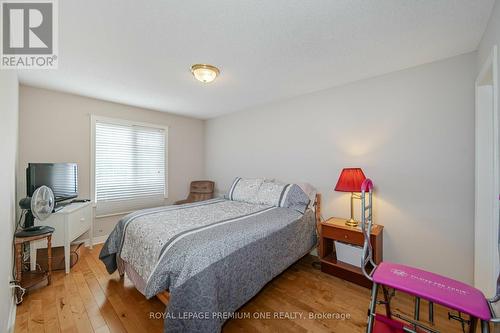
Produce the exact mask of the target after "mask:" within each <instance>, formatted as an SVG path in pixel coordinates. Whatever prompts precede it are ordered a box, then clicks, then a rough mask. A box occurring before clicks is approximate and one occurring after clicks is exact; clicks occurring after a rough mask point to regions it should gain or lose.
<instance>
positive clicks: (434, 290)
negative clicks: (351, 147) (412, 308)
mask: <svg viewBox="0 0 500 333" xmlns="http://www.w3.org/2000/svg"><path fill="white" fill-rule="evenodd" d="M361 191H362V192H361V207H362V214H361V229H362V231H363V235H364V237H365V241H364V246H363V257H362V260H361V265H362V269H363V272H364V274H365V275H366V277H367V278H368V279H370V280H372V281H373V288H372V295H371V301H370V308H369V314H368V325H367V332H368V333H372V332H376V333H382V332H384V333H399V332H436V330H435V329H432V328H430V327H427V326H425V325H423V324H422V323H420V322H419V321H418V316H417V315H416V316H415V317H416V318H415V319H416V320H412V319H409V318H404V317H403V316H397V317H398V318H399V319H403V320H405V321H406V323H404V322H402V321H399V320H395V319H394V318H393V317H394V316H393V315H392V313H391V308H390V298H391V296H390V294H389V292H388V288H391V289H394V290H399V291H402V292H405V293H408V294H410V295H413V296H415V297H416V306H417V305H419V304H420V299H425V300H428V301H429V302H431V303H430V304H433V303H437V304H441V305H443V306H445V307H448V308H450V309H452V310H455V311H459V313H464V314H467V315H469V316H470V319H471V320H470V326H469V332H471V333H472V332H475V328H476V325H477V322H478V321H481V332H482V333H487V332H489V322H490V321H493V322H498V321H499V319H498V318H493V316H492V313H493V310H492V307H491V303H492V302H494V301H496V300H498V297H496V298H495V299H494V300H491V301H489V300H487V299H486V298H485V297H484V295H483V293H482V292H481V291H480V290H478V289H476V288H473V287H471V286H469V285H467V284H465V283H462V282H459V281H456V280H453V279H450V278H447V277H444V276H441V275H438V274H434V273H431V272H427V271H424V270H421V269H418V268H414V267H409V266H405V265H401V264H395V263H390V262H382V263H380V264H379V265H378V266H377V265H376V264H375V263H374V262H373V260H372V249H371V243H370V241H369V240H370V238H369V235H370V231H371V227H372V191H373V183H372V181H371V180H370V179H366V180H365V181H364V182H363V184H362V185H361ZM367 199H368V200H367ZM367 201H369V202H367ZM370 265H371V268H372V269H371V270H369V266H370ZM379 287H382V289H383V293H384V304H385V308H386V315H385V316H384V315H380V314H376V313H375V310H376V306H377V301H376V300H377V293H378V289H379ZM417 312H418V309H417ZM431 322H432V320H431Z"/></svg>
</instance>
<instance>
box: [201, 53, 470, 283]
mask: <svg viewBox="0 0 500 333" xmlns="http://www.w3.org/2000/svg"><path fill="white" fill-rule="evenodd" d="M475 71H476V54H475V53H470V54H466V55H462V56H458V57H454V58H451V59H448V60H444V61H439V62H435V63H431V64H426V65H422V66H418V67H415V68H411V69H407V70H403V71H399V72H394V73H391V74H387V75H384V76H380V77H376V78H373V79H368V80H364V81H359V82H356V83H352V84H349V85H346V86H342V87H337V88H332V89H328V90H324V91H321V92H317V93H312V94H308V95H304V96H301V97H297V98H294V99H290V100H286V101H282V102H278V103H273V104H269V105H265V106H261V107H257V108H255V109H252V110H248V111H244V112H240V113H235V114H231V115H227V116H223V117H220V118H216V119H212V120H209V121H207V127H206V156H207V159H206V176H207V177H208V178H211V179H213V180H215V181H216V183H217V185H218V188H219V189H222V190H225V189H227V188H228V186H229V185H230V182H231V181H232V179H233V178H234V177H235V176H244V177H269V178H278V179H281V180H284V181H290V182H298V181H306V182H309V183H311V184H313V185H314V186H316V187H317V188H318V189H319V191H320V192H321V193H322V194H323V195H324V213H323V214H324V216H325V217H328V216H340V217H347V216H348V215H349V199H348V194H341V193H336V192H334V191H333V187H334V186H335V184H336V181H337V178H338V176H339V173H340V170H341V169H342V168H343V167H353V166H354V167H362V168H363V170H364V171H365V174H366V175H367V176H369V177H370V178H372V179H373V180H374V182H375V185H376V196H375V204H374V205H375V207H374V214H375V222H376V223H380V224H383V225H384V226H385V228H386V229H385V231H384V257H385V260H391V261H395V262H401V263H406V264H409V265H414V266H419V267H422V268H424V269H428V270H431V271H435V272H438V273H441V274H445V275H449V276H452V277H455V278H457V279H460V280H462V281H465V282H469V283H470V282H472V278H473V213H474V77H475Z"/></svg>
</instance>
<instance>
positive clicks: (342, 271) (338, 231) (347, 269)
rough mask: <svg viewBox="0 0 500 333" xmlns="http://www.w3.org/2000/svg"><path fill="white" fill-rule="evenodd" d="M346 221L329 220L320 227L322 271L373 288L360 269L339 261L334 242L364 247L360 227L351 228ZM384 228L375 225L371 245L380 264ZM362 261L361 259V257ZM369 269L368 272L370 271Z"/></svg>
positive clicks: (334, 218) (374, 257)
mask: <svg viewBox="0 0 500 333" xmlns="http://www.w3.org/2000/svg"><path fill="white" fill-rule="evenodd" d="M345 221H346V219H341V218H337V217H332V218H329V219H328V220H326V221H323V222H321V224H320V227H321V230H320V247H319V248H320V249H319V256H320V259H321V271H322V272H325V273H328V274H331V275H334V276H337V277H339V278H342V279H344V280H348V281H351V282H353V283H356V284H359V285H360V286H363V287H367V288H371V286H372V282H371V281H370V280H368V279H367V278H366V277H365V276H364V274H363V271H362V270H361V268H360V267H357V266H354V265H351V264H348V263H345V262H342V261H340V260H337V255H336V253H335V244H334V241H338V242H342V243H346V244H350V245H355V246H363V243H364V237H363V233H362V232H361V228H360V227H350V226H348V225H346V224H345ZM383 230H384V226H382V225H380V224H374V225H373V226H372V232H371V235H370V243H371V245H372V249H373V261H374V262H375V263H376V264H378V263H380V262H381V261H382V251H383ZM360 261H361V257H360ZM370 270H371V268H370V269H368V271H370Z"/></svg>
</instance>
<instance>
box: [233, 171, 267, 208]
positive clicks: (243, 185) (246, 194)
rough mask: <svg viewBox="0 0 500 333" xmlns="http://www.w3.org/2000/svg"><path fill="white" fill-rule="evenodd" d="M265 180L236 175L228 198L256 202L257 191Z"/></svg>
mask: <svg viewBox="0 0 500 333" xmlns="http://www.w3.org/2000/svg"><path fill="white" fill-rule="evenodd" d="M263 182H264V180H263V179H260V178H256V179H252V178H241V177H236V179H235V180H234V181H233V184H232V185H231V188H230V189H229V193H228V194H227V198H228V199H229V200H235V201H246V202H251V203H255V202H256V197H257V192H258V191H259V188H260V185H261V184H262V183H263Z"/></svg>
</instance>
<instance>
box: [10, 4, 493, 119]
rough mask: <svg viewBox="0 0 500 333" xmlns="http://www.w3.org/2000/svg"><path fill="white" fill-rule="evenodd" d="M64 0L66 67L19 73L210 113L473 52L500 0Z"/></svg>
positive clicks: (95, 93) (138, 102)
mask: <svg viewBox="0 0 500 333" xmlns="http://www.w3.org/2000/svg"><path fill="white" fill-rule="evenodd" d="M58 3H59V69H57V70H31V71H29V70H27V71H21V72H20V74H19V76H20V80H21V83H23V84H28V85H33V86H38V87H43V88H49V89H55V90H61V91H65V92H70V93H75V94H79V95H84V96H89V97H94V98H99V99H103V100H108V101H114V102H119V103H124V104H130V105H134V106H139V107H144V108H150V109H154V110H160V111H167V112H172V113H176V114H181V115H186V116H193V117H198V118H204V119H206V118H211V117H215V116H218V115H221V114H226V113H229V112H235V111H239V110H243V109H247V108H250V107H252V106H256V105H259V104H265V103H268V102H271V101H275V100H280V99H286V98H289V97H292V96H296V95H300V94H304V93H308V92H312V91H317V90H321V89H325V88H328V87H333V86H336V85H341V84H344V83H347V82H352V81H355V80H359V79H363V78H368V77H373V76H376V75H380V74H384V73H388V72H392V71H395V70H399V69H403V68H408V67H412V66H415V65H419V64H423V63H427V62H431V61H435V60H438V59H443V58H447V57H451V56H454V55H458V54H462V53H466V52H470V51H473V50H475V49H476V48H477V46H478V44H479V41H480V39H481V37H482V34H483V32H484V30H485V28H486V24H487V21H488V18H489V14H490V11H491V9H492V7H493V4H494V0H480V1H479V0H433V1H407V0H377V1H367V0H335V1H332V0H321V1H320V0H311V1H304V0H272V1H269V0H259V1H256V0H254V1H235V0H217V1H200V0H182V1H181V0H177V1H168V0H148V1H139V0H136V1H132V0H106V1H103V0H85V1H82V0H64V1H59V2H58ZM194 63H209V64H213V65H215V66H217V67H219V68H220V70H221V75H220V77H219V78H218V79H217V80H216V81H214V82H213V83H211V84H202V83H200V82H198V81H196V80H194V78H193V77H192V75H191V73H190V66H191V65H192V64H194Z"/></svg>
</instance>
